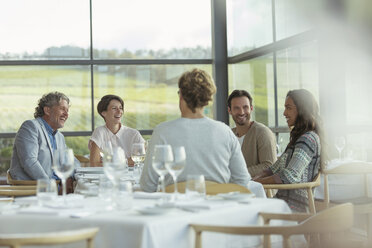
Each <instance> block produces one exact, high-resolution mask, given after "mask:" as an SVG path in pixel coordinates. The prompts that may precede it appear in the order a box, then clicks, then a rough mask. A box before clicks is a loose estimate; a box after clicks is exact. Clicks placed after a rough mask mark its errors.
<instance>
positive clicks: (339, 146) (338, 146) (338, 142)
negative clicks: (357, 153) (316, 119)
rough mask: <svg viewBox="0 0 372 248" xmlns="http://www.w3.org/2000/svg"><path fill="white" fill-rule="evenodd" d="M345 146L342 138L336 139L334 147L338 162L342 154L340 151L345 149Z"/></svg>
mask: <svg viewBox="0 0 372 248" xmlns="http://www.w3.org/2000/svg"><path fill="white" fill-rule="evenodd" d="M345 145H346V140H345V137H344V136H339V137H336V140H335V146H336V149H337V151H338V154H339V159H340V160H341V153H342V150H343V149H344V148H345Z"/></svg>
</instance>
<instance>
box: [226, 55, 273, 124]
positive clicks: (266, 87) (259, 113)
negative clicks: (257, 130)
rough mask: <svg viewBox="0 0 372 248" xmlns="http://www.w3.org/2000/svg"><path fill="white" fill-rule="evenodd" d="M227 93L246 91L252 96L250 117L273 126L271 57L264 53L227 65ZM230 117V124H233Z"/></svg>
mask: <svg viewBox="0 0 372 248" xmlns="http://www.w3.org/2000/svg"><path fill="white" fill-rule="evenodd" d="M229 76H230V78H229V93H231V92H232V91H233V90H235V89H242V90H246V91H248V92H249V93H250V94H251V96H252V98H253V106H254V110H253V112H252V115H251V117H252V118H253V119H255V120H257V121H259V122H261V123H263V124H265V125H268V126H275V112H274V111H275V109H274V106H275V104H274V88H273V85H274V79H273V57H272V56H271V55H266V56H262V57H258V58H255V59H252V60H248V61H244V62H241V63H237V64H232V65H230V66H229ZM233 123H234V122H233V120H232V118H230V124H231V125H232V126H233V125H234V124H233Z"/></svg>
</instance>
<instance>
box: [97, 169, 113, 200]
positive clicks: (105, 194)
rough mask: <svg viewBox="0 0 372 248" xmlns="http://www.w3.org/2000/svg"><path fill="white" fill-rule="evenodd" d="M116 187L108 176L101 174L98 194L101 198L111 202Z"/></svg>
mask: <svg viewBox="0 0 372 248" xmlns="http://www.w3.org/2000/svg"><path fill="white" fill-rule="evenodd" d="M113 189H114V185H113V183H112V182H111V181H110V179H108V178H107V176H106V175H105V174H103V175H100V176H99V187H98V196H99V198H100V199H101V200H103V201H106V202H111V200H112V191H113Z"/></svg>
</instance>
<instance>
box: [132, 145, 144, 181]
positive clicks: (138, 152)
mask: <svg viewBox="0 0 372 248" xmlns="http://www.w3.org/2000/svg"><path fill="white" fill-rule="evenodd" d="M131 156H132V160H133V161H134V170H133V172H136V171H137V175H138V176H141V172H142V166H141V165H142V163H143V161H145V156H146V150H145V143H134V144H133V145H132V151H131ZM133 174H134V173H133ZM136 181H137V180H136Z"/></svg>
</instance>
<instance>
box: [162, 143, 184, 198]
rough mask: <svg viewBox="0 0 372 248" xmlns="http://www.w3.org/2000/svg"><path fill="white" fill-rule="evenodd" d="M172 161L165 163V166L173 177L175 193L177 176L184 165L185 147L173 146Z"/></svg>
mask: <svg viewBox="0 0 372 248" xmlns="http://www.w3.org/2000/svg"><path fill="white" fill-rule="evenodd" d="M173 158H174V160H173V163H167V164H166V167H167V170H168V172H169V174H171V176H172V177H173V182H174V194H175V195H177V193H178V189H177V177H178V176H179V175H180V174H181V172H182V171H183V169H184V168H185V166H186V151H185V147H183V146H179V147H173Z"/></svg>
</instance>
